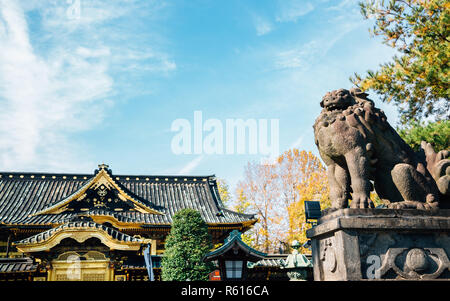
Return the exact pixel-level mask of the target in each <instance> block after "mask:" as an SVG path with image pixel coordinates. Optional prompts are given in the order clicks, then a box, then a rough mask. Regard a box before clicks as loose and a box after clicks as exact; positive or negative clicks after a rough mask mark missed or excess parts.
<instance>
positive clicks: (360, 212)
mask: <svg viewBox="0 0 450 301" xmlns="http://www.w3.org/2000/svg"><path fill="white" fill-rule="evenodd" d="M307 236H308V238H310V239H311V245H312V255H313V265H314V280H382V279H388V280H422V279H423V280H434V279H436V280H437V279H446V280H450V261H449V258H450V210H448V209H445V210H443V209H441V210H436V211H423V210H394V209H350V208H349V209H341V210H337V211H334V212H331V213H328V214H326V215H324V216H323V217H322V218H321V219H320V220H319V221H318V225H317V226H315V227H314V228H312V229H310V230H308V231H307Z"/></svg>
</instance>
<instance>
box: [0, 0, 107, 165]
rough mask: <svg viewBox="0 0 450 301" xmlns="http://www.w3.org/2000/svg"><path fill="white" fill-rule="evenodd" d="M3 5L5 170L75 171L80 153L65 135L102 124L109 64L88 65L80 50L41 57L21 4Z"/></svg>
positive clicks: (0, 58)
mask: <svg viewBox="0 0 450 301" xmlns="http://www.w3.org/2000/svg"><path fill="white" fill-rule="evenodd" d="M0 2H1V5H0V12H1V15H0V19H1V24H2V25H3V28H2V29H3V30H1V31H0V33H1V34H0V45H1V46H0V48H1V49H2V52H1V55H0V104H1V107H2V110H1V112H0V153H1V157H0V164H1V167H2V169H10V170H11V169H22V170H23V169H30V168H41V169H45V168H46V167H49V166H52V167H54V168H55V167H59V168H68V169H73V168H74V165H73V163H71V162H70V160H71V159H74V157H75V154H73V153H72V152H71V151H68V149H76V148H77V147H76V146H73V145H72V143H70V142H69V141H68V139H67V137H66V134H67V133H69V132H71V131H77V130H82V129H86V128H89V127H91V126H92V125H94V124H96V123H97V122H98V120H101V116H102V111H103V108H101V106H102V105H106V106H107V105H108V103H107V102H106V97H107V96H108V95H109V93H110V92H111V87H112V84H113V81H112V79H111V78H110V77H109V76H108V74H107V65H106V64H105V63H104V62H102V61H95V62H87V61H86V60H85V59H84V57H83V55H80V54H79V53H77V51H73V52H65V51H62V50H55V51H53V53H52V55H51V56H49V57H50V59H44V58H42V57H40V56H39V55H38V54H36V52H35V50H34V49H33V46H32V45H31V42H30V33H29V30H28V25H27V22H26V18H25V14H24V11H23V10H22V8H21V7H20V5H19V4H18V3H17V2H14V1H5V0H2V1H0ZM89 51H90V52H93V50H90V49H87V48H85V49H84V52H89ZM94 52H95V51H94ZM93 115H94V116H95V117H97V118H92V117H93Z"/></svg>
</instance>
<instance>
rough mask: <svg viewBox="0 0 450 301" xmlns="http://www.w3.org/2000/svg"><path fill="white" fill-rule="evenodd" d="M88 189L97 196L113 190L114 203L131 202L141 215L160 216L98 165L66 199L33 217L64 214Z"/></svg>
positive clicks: (99, 203)
mask: <svg viewBox="0 0 450 301" xmlns="http://www.w3.org/2000/svg"><path fill="white" fill-rule="evenodd" d="M102 188H103V189H102ZM89 189H91V190H97V191H98V194H100V193H105V194H106V193H107V192H108V190H115V192H116V194H117V198H116V202H118V201H119V202H125V203H130V202H131V204H132V205H134V206H133V207H134V209H135V210H137V211H139V212H142V213H152V214H162V213H161V212H159V211H157V210H156V209H154V208H153V207H154V206H153V205H152V204H151V203H150V202H146V201H144V200H141V199H140V198H139V197H138V196H136V195H134V193H132V192H130V191H129V190H128V189H126V188H125V187H123V185H122V184H121V183H120V182H119V181H117V180H115V179H114V178H113V177H112V175H111V171H110V170H109V169H108V166H107V165H105V164H101V165H99V169H98V170H96V171H95V175H94V177H92V178H91V179H90V180H89V181H87V182H86V183H85V184H84V185H83V186H81V187H80V188H79V189H77V190H76V191H74V192H73V193H72V194H70V195H69V196H68V197H66V198H64V199H62V200H59V201H58V202H57V203H54V204H50V205H49V206H47V207H45V208H44V209H42V210H40V211H39V212H36V213H34V214H33V215H40V214H49V213H50V214H57V213H61V212H64V211H66V210H67V209H68V206H69V205H70V204H71V202H77V201H78V202H80V201H83V200H84V199H85V198H86V192H87V191H88V190H89ZM97 197H98V198H99V199H100V198H102V196H100V195H99V196H97ZM94 200H96V199H94ZM110 200H111V199H110ZM113 203H114V202H113ZM108 204H109V203H108V202H107V201H106V200H105V201H104V202H100V200H99V202H98V205H103V206H104V207H107V205H108ZM96 205H97V204H96ZM118 209H119V208H118Z"/></svg>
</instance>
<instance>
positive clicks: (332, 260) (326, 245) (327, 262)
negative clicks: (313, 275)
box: [320, 237, 337, 273]
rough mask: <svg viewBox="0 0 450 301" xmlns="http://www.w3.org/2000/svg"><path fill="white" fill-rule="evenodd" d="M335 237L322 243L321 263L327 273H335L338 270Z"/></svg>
mask: <svg viewBox="0 0 450 301" xmlns="http://www.w3.org/2000/svg"><path fill="white" fill-rule="evenodd" d="M334 245H335V242H334V237H330V238H326V239H324V240H322V241H320V250H321V251H320V261H321V264H322V267H323V270H324V272H325V273H335V272H336V270H337V259H336V251H335V249H334V248H335V246H334Z"/></svg>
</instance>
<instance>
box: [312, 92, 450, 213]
mask: <svg viewBox="0 0 450 301" xmlns="http://www.w3.org/2000/svg"><path fill="white" fill-rule="evenodd" d="M367 96H368V94H366V93H364V92H362V91H361V90H360V89H357V88H353V89H351V90H345V89H339V90H335V91H332V92H328V93H327V94H326V95H325V96H324V97H323V99H322V101H321V103H320V105H321V106H322V107H323V109H322V112H321V113H320V115H319V117H318V118H317V119H316V122H315V123H314V136H315V142H316V145H317V147H318V149H319V152H320V155H321V157H322V159H323V160H324V162H325V164H326V165H327V166H328V180H329V187H330V198H331V200H332V207H333V208H346V207H348V201H349V200H350V199H351V200H352V201H351V207H352V208H373V207H374V205H373V202H372V201H371V199H370V192H371V191H372V190H373V189H374V188H375V191H376V192H377V194H378V196H379V197H380V198H381V199H382V200H383V201H384V202H385V204H387V207H388V208H396V209H404V208H412V209H432V208H439V207H440V208H443V207H446V206H448V205H449V203H450V202H449V199H450V198H449V195H450V188H449V187H450V185H449V183H450V159H449V151H448V150H445V151H441V152H439V153H437V154H436V153H435V151H434V150H433V147H432V146H431V145H430V144H428V143H426V142H422V150H421V151H420V152H418V153H416V152H414V151H413V150H412V148H411V147H410V146H409V145H408V144H406V142H405V141H404V140H403V139H402V138H401V137H400V136H399V135H398V134H397V132H396V131H395V130H394V129H393V128H392V127H391V126H390V125H389V123H388V122H387V119H386V115H385V114H384V113H383V111H382V110H380V109H378V108H376V107H375V104H374V102H373V101H372V100H370V99H368V98H367Z"/></svg>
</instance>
